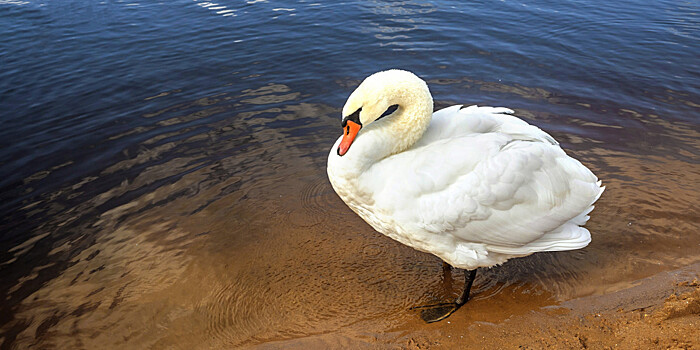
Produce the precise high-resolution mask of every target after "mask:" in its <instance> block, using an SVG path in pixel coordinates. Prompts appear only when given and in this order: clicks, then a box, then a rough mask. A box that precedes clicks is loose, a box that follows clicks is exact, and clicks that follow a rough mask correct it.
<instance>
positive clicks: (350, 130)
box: [338, 120, 362, 156]
mask: <svg viewBox="0 0 700 350" xmlns="http://www.w3.org/2000/svg"><path fill="white" fill-rule="evenodd" d="M343 129H344V130H343V131H344V133H343V140H342V141H340V146H338V155H339V156H344V155H345V153H347V152H348V150H349V149H350V145H352V142H353V141H355V137H356V136H357V133H358V132H360V129H362V125H360V124H357V123H355V122H354V121H352V120H348V121H347V124H346V125H345V128H343Z"/></svg>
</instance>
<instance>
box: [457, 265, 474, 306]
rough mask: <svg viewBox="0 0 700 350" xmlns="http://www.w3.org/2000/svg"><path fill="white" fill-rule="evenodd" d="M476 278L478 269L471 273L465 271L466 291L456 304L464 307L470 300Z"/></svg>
mask: <svg viewBox="0 0 700 350" xmlns="http://www.w3.org/2000/svg"><path fill="white" fill-rule="evenodd" d="M474 278H476V269H474V270H471V271H467V270H464V290H463V291H462V295H460V296H459V298H457V300H456V301H455V304H457V305H459V306H462V305H464V303H466V302H467V301H468V300H469V292H470V291H471V290H472V284H473V283H474Z"/></svg>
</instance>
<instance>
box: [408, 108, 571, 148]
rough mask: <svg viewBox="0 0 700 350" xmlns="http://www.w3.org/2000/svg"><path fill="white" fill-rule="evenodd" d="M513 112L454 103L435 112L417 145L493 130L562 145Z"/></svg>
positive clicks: (504, 109)
mask: <svg viewBox="0 0 700 350" xmlns="http://www.w3.org/2000/svg"><path fill="white" fill-rule="evenodd" d="M512 114H513V111H512V110H511V109H508V108H503V107H479V106H469V107H463V106H462V105H454V106H451V107H447V108H444V109H441V110H439V111H437V112H435V113H433V117H432V120H431V122H430V125H429V126H428V129H427V130H426V132H425V133H424V134H423V137H422V138H421V140H420V141H418V143H417V144H416V147H420V146H424V145H427V144H430V143H431V142H434V141H437V140H444V139H448V138H453V137H458V136H463V135H469V134H484V133H492V132H502V133H505V134H509V135H512V136H514V137H518V138H520V139H529V140H533V141H534V140H537V141H542V142H545V143H549V144H553V145H557V144H559V143H558V142H557V141H556V140H555V139H554V138H553V137H552V136H550V135H549V134H547V133H546V132H544V131H542V130H541V129H540V128H538V127H536V126H534V125H531V124H528V123H527V122H525V121H524V120H522V119H520V118H517V117H515V116H513V115H512Z"/></svg>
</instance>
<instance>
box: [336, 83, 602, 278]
mask: <svg viewBox="0 0 700 350" xmlns="http://www.w3.org/2000/svg"><path fill="white" fill-rule="evenodd" d="M358 90H360V89H359V88H358ZM356 93H357V92H356ZM354 94H355V93H354ZM407 110H408V111H407V112H406V114H409V113H410V108H408V107H407ZM512 113H513V111H511V110H509V109H507V108H493V107H477V106H470V107H466V108H462V106H452V107H448V108H445V109H442V110H440V111H437V112H435V113H434V114H433V115H432V120H431V121H430V123H429V124H428V125H427V128H426V129H425V130H424V132H423V134H422V137H420V138H419V139H418V141H417V142H415V143H414V144H413V145H412V146H411V147H409V148H407V149H405V150H403V151H401V152H398V153H395V154H384V155H381V156H379V157H372V155H371V152H375V153H378V154H381V153H382V150H384V149H391V147H390V146H387V145H386V144H387V143H391V138H390V137H387V135H390V134H391V128H390V126H391V125H390V123H391V122H386V125H381V126H378V127H376V128H374V129H371V130H368V131H367V132H366V135H360V136H358V138H357V140H356V142H355V143H354V144H353V145H352V146H351V149H350V151H348V155H350V156H348V155H346V156H345V157H340V156H338V155H337V153H336V151H335V149H336V148H337V147H338V143H339V142H340V139H339V140H338V142H336V144H335V145H334V147H333V149H331V153H330V155H329V162H328V174H329V178H330V179H331V183H332V184H333V187H334V188H335V190H336V192H338V194H339V195H340V196H341V198H342V199H343V200H344V201H345V202H346V203H347V204H348V205H349V206H350V207H351V208H352V209H353V210H354V211H355V212H357V213H358V214H359V215H360V216H361V217H362V218H363V219H365V221H367V222H368V223H369V224H370V225H372V226H373V227H374V228H375V229H376V230H377V231H379V232H381V233H384V234H386V235H387V236H389V237H392V238H394V239H396V240H398V241H400V242H402V243H404V244H407V245H409V246H412V247H414V248H416V249H418V250H421V251H425V252H429V253H432V254H435V255H437V256H439V257H440V258H442V259H443V260H445V261H446V262H448V263H450V264H451V265H453V266H456V267H461V268H466V269H474V268H477V267H484V266H492V265H494V264H500V263H503V262H505V261H506V260H507V259H509V258H512V257H518V256H525V255H529V254H532V253H535V252H540V251H559V250H570V249H578V248H582V247H585V246H586V245H587V244H588V243H589V242H590V240H591V237H590V233H589V232H588V230H586V229H585V228H582V227H580V225H583V224H585V223H586V221H587V220H588V214H589V213H590V211H591V210H592V209H593V203H594V202H595V201H596V200H597V199H598V198H599V197H600V195H601V194H602V192H603V189H604V188H603V187H601V186H600V181H598V179H597V177H596V176H595V175H594V174H593V173H592V172H591V171H590V170H589V169H588V168H586V167H585V166H584V165H582V164H581V163H580V162H579V161H577V160H576V159H573V158H571V157H569V156H568V155H566V153H564V151H563V150H562V149H561V148H560V147H559V144H558V143H557V142H556V141H555V140H554V139H553V138H552V137H551V136H550V135H548V134H547V133H545V132H544V131H542V130H540V129H539V128H537V127H536V126H533V125H530V124H528V123H526V122H525V121H523V120H521V119H518V118H516V117H515V116H512V115H511V114H512ZM388 118H392V117H391V116H390V117H388ZM397 118H399V116H397ZM402 118H409V116H402ZM377 124H380V123H379V122H378V123H377ZM394 137H401V136H396V135H394ZM355 147H356V148H357V149H353V148H355ZM351 152H356V153H355V154H352V155H351ZM387 152H388V151H387Z"/></svg>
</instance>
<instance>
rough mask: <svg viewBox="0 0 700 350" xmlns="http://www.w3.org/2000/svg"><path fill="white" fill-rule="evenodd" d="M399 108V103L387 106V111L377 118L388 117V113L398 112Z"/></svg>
mask: <svg viewBox="0 0 700 350" xmlns="http://www.w3.org/2000/svg"><path fill="white" fill-rule="evenodd" d="M397 109H399V105H391V106H389V108H387V109H386V111H384V113H382V115H380V116H379V118H377V119H376V120H379V119H382V118H384V117H386V116H387V115H389V114H391V113H394V112H396V110H397Z"/></svg>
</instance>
